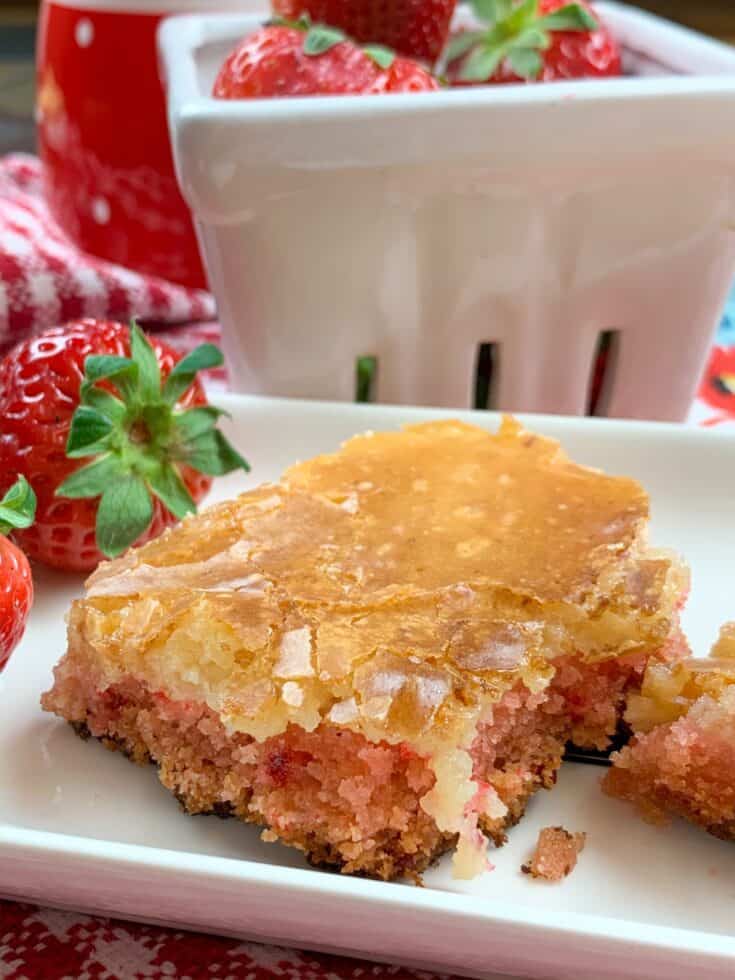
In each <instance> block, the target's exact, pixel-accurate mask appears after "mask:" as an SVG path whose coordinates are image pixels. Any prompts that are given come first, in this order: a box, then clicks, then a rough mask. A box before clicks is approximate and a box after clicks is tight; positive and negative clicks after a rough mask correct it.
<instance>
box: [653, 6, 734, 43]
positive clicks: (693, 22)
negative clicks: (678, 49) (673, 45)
mask: <svg viewBox="0 0 735 980" xmlns="http://www.w3.org/2000/svg"><path fill="white" fill-rule="evenodd" d="M637 4H638V6H639V7H645V9H646V10H650V11H651V12H652V13H654V14H660V15H661V16H662V17H669V18H670V19H671V20H678V21H679V22H680V23H681V24H686V25H687V27H693V28H695V30H698V31H703V32H704V33H705V34H712V35H713V36H714V37H719V38H722V39H723V40H725V41H729V42H730V43H731V44H735V0H637Z"/></svg>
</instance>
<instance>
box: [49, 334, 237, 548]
mask: <svg viewBox="0 0 735 980" xmlns="http://www.w3.org/2000/svg"><path fill="white" fill-rule="evenodd" d="M222 363H223V357H222V353H221V352H220V351H219V350H218V348H217V347H215V346H213V345H212V344H202V345H201V346H199V347H197V348H196V349H195V350H193V351H192V352H191V353H190V354H188V355H187V356H186V357H184V358H183V359H182V360H180V361H179V362H178V363H177V364H176V365H175V366H174V368H173V369H172V371H171V373H170V374H169V376H168V377H167V378H166V380H165V381H163V380H162V378H161V371H160V368H159V365H158V360H157V358H156V354H155V351H154V350H153V347H152V346H151V344H150V342H149V341H148V339H147V337H146V336H145V334H144V333H143V332H142V330H141V329H140V328H139V327H138V325H137V324H136V323H135V322H133V323H131V326H130V357H118V356H114V355H108V354H93V355H90V356H89V357H87V359H86V360H85V362H84V377H83V379H82V384H81V387H80V390H79V405H78V407H77V409H76V411H75V412H74V415H73V417H72V421H71V427H70V429H69V437H68V439H67V443H66V455H67V456H68V457H69V458H70V459H86V458H89V457H93V458H92V460H91V461H90V462H88V463H87V464H86V465H84V466H82V467H80V469H78V470H75V471H74V472H73V473H71V474H70V475H69V476H68V477H67V478H66V479H65V480H64V481H63V482H62V483H61V484H60V486H59V487H57V489H56V495H57V496H59V497H69V498H73V499H79V498H86V497H99V498H100V500H99V506H98V508H97V518H96V537H97V547H98V548H99V550H100V551H101V552H102V553H103V554H104V555H106V556H107V557H108V558H114V557H116V556H117V555H119V554H121V553H122V552H123V551H125V550H126V549H127V548H128V547H130V545H132V544H133V543H134V542H135V541H136V540H137V539H138V538H139V537H140V536H141V535H142V534H143V533H144V532H145V531H146V530H147V529H148V527H149V526H150V523H151V520H152V518H153V501H154V498H158V500H160V501H161V503H162V504H163V505H164V506H165V507H166V508H167V509H168V510H169V511H170V512H171V513H172V514H173V515H174V516H175V517H177V518H179V519H181V518H182V517H184V516H185V515H186V514H191V513H193V512H194V511H196V504H195V503H194V500H193V498H192V496H191V494H190V493H189V491H188V489H187V487H186V484H185V483H184V480H183V478H182V474H181V468H182V467H183V466H186V467H188V468H190V469H192V470H197V471H198V472H200V473H205V474H207V475H208V476H222V475H224V474H225V473H230V472H232V471H233V470H237V469H243V470H245V471H246V472H247V471H248V470H249V468H250V467H249V466H248V464H247V462H246V461H245V460H244V459H243V458H242V456H241V455H240V454H239V453H238V452H237V451H236V450H235V449H234V448H233V447H232V446H231V445H230V443H229V442H228V441H227V439H225V437H224V435H223V434H222V433H221V432H220V431H219V429H218V428H217V422H218V420H219V419H220V418H221V416H223V415H225V414H226V413H225V412H223V411H221V410H220V409H218V408H214V407H213V406H211V405H202V406H197V407H195V408H189V409H184V408H182V407H180V406H179V404H178V403H179V401H180V399H181V397H182V396H183V395H184V394H185V392H186V391H187V390H188V389H189V387H190V386H191V384H192V383H193V381H194V379H195V377H196V375H197V374H198V372H199V371H202V370H206V369H208V368H213V367H219V366H220V365H221V364H222Z"/></svg>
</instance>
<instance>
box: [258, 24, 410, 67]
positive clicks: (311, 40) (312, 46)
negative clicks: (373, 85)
mask: <svg viewBox="0 0 735 980" xmlns="http://www.w3.org/2000/svg"><path fill="white" fill-rule="evenodd" d="M267 26H270V27H291V28H293V29H294V30H297V31H303V32H304V34H305V37H304V54H306V55H309V57H311V58H318V57H319V55H322V54H326V52H327V51H330V50H331V49H332V48H333V47H335V46H336V45H338V44H341V43H342V42H343V41H349V40H350V38H349V37H348V36H347V34H345V32H344V31H341V30H340V29H339V28H338V27H330V26H329V25H328V24H313V23H312V22H311V20H310V18H309V17H308V15H307V14H302V16H301V17H300V18H299V19H298V20H287V19H286V18H284V17H273V18H271V20H269V21H268V22H267ZM360 47H361V49H362V51H363V52H364V53H365V54H366V55H367V56H368V58H370V59H371V60H372V61H374V62H375V64H376V65H377V66H378V68H382V69H383V71H387V70H388V69H389V68H390V66H391V65H392V64H393V62H394V61H395V60H396V55H395V51H391V49H390V48H386V47H385V46H384V45H382V44H363V45H360Z"/></svg>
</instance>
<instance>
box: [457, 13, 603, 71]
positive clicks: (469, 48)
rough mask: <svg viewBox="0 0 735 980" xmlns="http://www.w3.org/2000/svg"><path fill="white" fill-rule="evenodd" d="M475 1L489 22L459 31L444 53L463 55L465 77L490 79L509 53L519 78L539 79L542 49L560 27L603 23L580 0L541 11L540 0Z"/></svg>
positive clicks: (594, 27)
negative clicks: (554, 8)
mask: <svg viewBox="0 0 735 980" xmlns="http://www.w3.org/2000/svg"><path fill="white" fill-rule="evenodd" d="M471 6H472V8H473V10H474V13H475V15H476V16H477V17H478V19H479V20H481V21H482V22H483V24H484V25H485V26H483V27H482V28H480V29H478V30H474V31H464V32H463V33H461V34H458V35H457V36H456V37H455V38H453V39H452V40H451V41H450V42H449V44H448V45H447V48H446V50H445V52H444V55H443V61H444V63H445V64H447V63H449V62H451V61H454V60H455V59H457V58H464V61H463V63H462V65H461V68H460V71H459V79H460V80H461V81H463V82H484V81H487V79H489V78H490V77H491V76H492V75H493V74H494V73H495V71H496V70H497V69H498V67H499V66H500V65H501V64H502V62H503V61H505V60H506V59H507V60H508V63H509V64H510V67H511V68H512V70H513V71H514V72H515V74H516V75H518V76H519V77H520V78H525V79H529V80H534V79H537V78H538V77H539V75H540V74H541V72H542V70H543V58H542V52H544V51H546V50H547V48H548V47H549V45H550V44H551V35H552V34H553V33H554V32H555V31H580V32H581V31H594V30H597V28H598V27H599V26H600V25H599V23H598V21H597V19H596V18H595V17H594V16H593V15H592V14H591V13H590V12H589V10H587V9H586V8H585V7H584V6H583V5H582V4H581V3H568V4H567V5H566V6H564V7H560V8H559V9H558V10H554V11H552V12H551V13H548V14H541V13H540V11H539V0H521V2H520V3H519V2H516V0H471Z"/></svg>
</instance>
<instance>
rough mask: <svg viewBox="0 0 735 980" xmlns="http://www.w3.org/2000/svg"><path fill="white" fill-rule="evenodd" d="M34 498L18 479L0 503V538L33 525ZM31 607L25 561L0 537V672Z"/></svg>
mask: <svg viewBox="0 0 735 980" xmlns="http://www.w3.org/2000/svg"><path fill="white" fill-rule="evenodd" d="M35 509H36V496H35V494H34V493H33V490H32V489H31V487H30V486H29V484H28V481H27V480H24V479H23V477H20V478H19V479H18V480H16V482H15V483H14V484H13V486H12V487H11V488H10V490H8V492H7V493H6V494H5V496H4V497H3V499H2V500H0V535H5V534H7V533H8V532H10V531H15V530H17V529H19V528H27V527H28V526H29V524H30V523H31V522H32V521H33V515H34V512H35ZM32 604H33V580H32V578H31V569H30V567H29V565H28V559H27V558H26V556H25V555H24V554H23V552H22V551H21V550H20V549H19V548H17V547H16V546H15V545H14V544H13V543H12V541H9V540H8V539H7V538H6V537H0V671H1V670H2V669H3V667H4V666H5V664H6V663H7V662H8V657H9V656H10V654H11V653H12V652H13V650H14V649H15V647H16V646H17V645H18V643H19V642H20V638H21V637H22V636H23V631H24V629H25V625H26V619H27V617H28V612H29V610H30V608H31V606H32Z"/></svg>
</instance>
